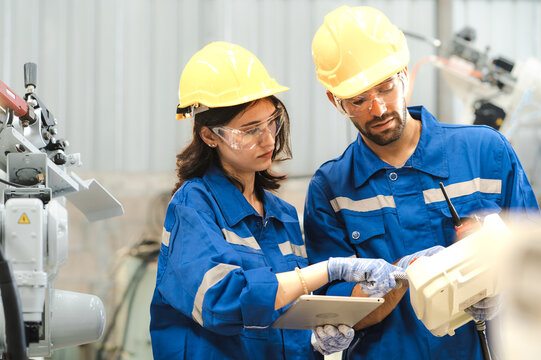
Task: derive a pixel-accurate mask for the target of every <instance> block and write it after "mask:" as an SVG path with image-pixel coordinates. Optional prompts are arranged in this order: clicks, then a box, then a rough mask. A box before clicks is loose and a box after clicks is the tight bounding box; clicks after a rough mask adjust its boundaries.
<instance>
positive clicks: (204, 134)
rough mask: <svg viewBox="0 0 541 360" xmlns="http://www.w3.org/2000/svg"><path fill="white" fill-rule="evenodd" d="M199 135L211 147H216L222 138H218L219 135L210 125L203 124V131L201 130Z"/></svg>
mask: <svg viewBox="0 0 541 360" xmlns="http://www.w3.org/2000/svg"><path fill="white" fill-rule="evenodd" d="M199 136H200V137H201V139H202V140H203V141H204V142H205V144H207V145H208V146H210V147H216V145H217V144H218V141H219V140H220V139H219V138H218V135H216V134H215V133H213V132H212V130H210V129H209V128H208V127H206V126H203V127H202V128H201V131H199Z"/></svg>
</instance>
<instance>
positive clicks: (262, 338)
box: [150, 42, 398, 360]
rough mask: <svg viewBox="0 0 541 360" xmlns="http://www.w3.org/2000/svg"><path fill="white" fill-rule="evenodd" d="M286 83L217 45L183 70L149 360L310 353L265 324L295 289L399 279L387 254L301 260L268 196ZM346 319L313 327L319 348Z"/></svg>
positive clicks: (283, 152)
mask: <svg viewBox="0 0 541 360" xmlns="http://www.w3.org/2000/svg"><path fill="white" fill-rule="evenodd" d="M285 90H287V88H286V87H283V86H280V85H278V83H277V82H276V81H275V80H274V79H272V78H271V77H269V75H268V73H267V71H266V70H265V68H264V67H263V65H262V64H261V63H260V62H259V60H258V59H257V58H256V57H255V56H254V55H253V54H252V53H250V52H249V51H247V50H246V49H244V48H242V47H240V46H238V45H234V44H230V43H225V42H215V43H211V44H209V45H207V46H206V47H204V48H203V49H202V50H200V51H199V52H197V53H196V54H195V55H194V56H193V57H192V58H191V59H190V61H189V62H188V64H187V65H186V67H185V68H184V71H183V72H182V76H181V80H180V88H179V97H180V104H179V106H178V110H177V113H178V118H180V119H186V118H192V119H193V140H192V142H191V143H190V144H189V145H188V146H187V147H186V148H185V149H184V150H182V152H181V153H180V154H178V155H177V176H178V183H177V185H176V187H175V192H174V195H173V198H172V199H171V202H170V203H169V206H168V209H167V215H166V219H165V224H164V231H163V237H162V245H161V251H160V256H159V260H158V275H157V280H156V289H155V292H154V297H153V299H152V304H151V325H150V332H151V338H152V348H153V354H154V358H155V359H168V360H170V359H310V358H313V357H314V356H315V355H316V353H315V352H314V351H313V349H312V348H311V347H310V335H311V334H310V331H306V330H282V329H274V328H271V327H270V325H271V323H272V322H273V321H274V320H275V319H276V318H277V317H278V316H279V315H280V314H281V313H282V312H283V308H284V307H285V306H286V305H288V304H289V303H291V302H292V301H293V300H295V299H296V298H297V297H299V296H300V295H302V294H303V293H304V294H308V293H309V292H311V291H313V290H315V289H317V288H319V287H321V286H323V285H325V284H326V283H327V282H328V281H333V280H336V279H342V280H346V281H354V282H361V284H365V286H367V289H366V291H367V292H370V291H373V292H375V291H381V289H382V288H388V287H392V286H394V285H395V281H394V278H393V277H392V276H390V275H389V274H390V273H391V272H393V271H395V270H397V269H398V268H397V267H395V266H393V265H390V264H388V263H386V262H384V261H377V262H374V261H371V260H364V259H344V258H336V259H331V260H329V261H328V262H327V261H325V262H321V263H318V264H314V265H311V266H307V265H308V260H307V256H306V250H305V247H304V242H303V239H302V236H301V231H300V227H299V223H298V218H297V213H296V211H295V208H294V207H293V206H291V205H290V204H288V203H286V202H285V201H283V200H281V199H279V198H278V197H276V196H275V195H273V194H271V193H270V192H269V191H268V190H275V189H277V188H278V187H279V186H280V184H279V183H280V181H282V180H284V179H285V176H283V175H277V174H275V173H274V172H272V171H271V170H270V167H271V164H272V162H273V161H274V160H278V159H280V160H281V159H286V158H288V157H289V156H290V150H289V141H288V138H289V117H288V114H287V111H286V109H285V106H284V105H283V103H282V102H281V101H280V100H279V99H278V98H277V97H276V96H275V95H276V94H277V93H280V92H282V91H285ZM352 334H353V330H352V329H351V328H349V327H347V326H338V327H334V326H330V327H326V328H325V329H324V328H320V329H319V333H316V334H314V336H313V339H314V340H313V341H314V344H315V347H316V349H317V350H319V351H320V352H322V353H329V352H333V351H336V350H341V349H343V348H345V347H347V345H348V344H349V342H350V341H351V338H352Z"/></svg>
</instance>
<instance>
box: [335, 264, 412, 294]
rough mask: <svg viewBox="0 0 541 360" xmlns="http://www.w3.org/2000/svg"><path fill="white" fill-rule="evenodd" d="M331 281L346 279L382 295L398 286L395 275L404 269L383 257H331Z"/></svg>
mask: <svg viewBox="0 0 541 360" xmlns="http://www.w3.org/2000/svg"><path fill="white" fill-rule="evenodd" d="M327 271H328V273H329V281H334V280H345V281H347V282H355V283H359V284H361V286H362V288H363V292H364V293H366V294H368V295H373V296H382V295H383V294H386V293H387V292H389V291H390V290H392V289H393V288H394V287H395V286H396V281H395V278H394V276H395V275H397V274H405V271H404V269H402V268H400V267H398V266H394V265H391V264H389V263H388V262H387V261H385V260H383V259H360V258H329V262H328V264H327Z"/></svg>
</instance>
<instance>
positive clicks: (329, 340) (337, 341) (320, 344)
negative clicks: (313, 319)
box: [311, 325, 355, 355]
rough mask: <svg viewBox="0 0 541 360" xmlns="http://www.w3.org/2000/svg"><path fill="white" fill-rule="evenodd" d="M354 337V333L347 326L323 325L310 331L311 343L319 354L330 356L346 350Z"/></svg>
mask: <svg viewBox="0 0 541 360" xmlns="http://www.w3.org/2000/svg"><path fill="white" fill-rule="evenodd" d="M354 336H355V331H354V330H353V328H351V327H349V326H347V325H338V327H336V326H334V325H324V326H317V327H316V328H315V329H314V330H312V338H311V342H312V346H313V347H314V349H316V350H317V351H319V352H320V353H321V354H323V355H330V354H332V353H335V352H338V351H342V350H345V349H347V348H348V346H349V344H350V343H351V340H353V337H354Z"/></svg>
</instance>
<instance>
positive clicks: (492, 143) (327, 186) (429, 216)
mask: <svg viewBox="0 0 541 360" xmlns="http://www.w3.org/2000/svg"><path fill="white" fill-rule="evenodd" d="M408 110H409V113H410V114H411V116H412V117H413V118H414V119H416V120H412V121H419V120H420V121H421V122H422V132H421V137H420V140H419V143H418V145H417V148H416V149H415V152H414V153H413V154H412V155H411V157H410V158H409V159H408V160H407V162H406V163H405V164H404V165H403V166H402V167H400V168H396V167H393V166H390V165H389V164H387V163H385V162H384V161H382V160H380V159H379V158H378V157H377V156H376V155H375V153H374V152H372V150H370V149H369V148H368V147H367V146H366V144H365V143H364V141H363V139H362V137H361V136H360V135H359V136H358V138H357V140H356V141H355V142H353V143H352V144H351V145H350V146H349V147H348V148H347V149H346V151H345V152H344V153H343V154H342V155H341V156H340V157H338V158H336V159H334V160H331V161H328V162H326V163H325V164H323V165H322V166H321V167H320V168H319V170H318V171H317V172H316V174H315V175H314V177H313V178H312V180H311V183H310V186H309V189H308V195H307V199H306V204H305V212H304V230H305V236H306V239H305V240H306V247H307V252H308V258H309V260H310V262H311V263H315V262H319V261H323V260H326V259H328V258H329V257H331V256H345V257H347V256H355V255H356V256H358V257H364V258H383V259H385V260H386V261H388V262H390V263H392V262H394V261H396V260H398V259H400V258H401V257H403V256H405V255H408V254H412V253H414V252H416V251H419V250H422V249H426V248H429V247H432V246H435V245H443V246H449V245H451V244H452V243H453V241H454V239H455V230H454V227H453V224H452V221H451V215H450V213H449V209H448V207H447V204H446V202H445V200H444V197H443V195H442V192H441V190H440V188H439V185H438V183H439V182H440V181H441V182H443V184H444V185H445V187H446V190H447V192H448V194H449V196H450V197H451V199H452V202H453V204H454V206H455V208H456V210H457V211H458V214H459V216H461V217H465V216H468V215H471V214H472V213H475V214H478V215H486V214H488V213H494V212H500V211H501V209H505V208H518V210H521V211H532V212H535V213H537V212H538V205H537V202H536V199H535V196H534V193H533V191H532V188H531V186H530V184H529V182H528V180H527V178H526V175H525V173H524V170H523V169H522V166H521V165H520V163H519V160H518V158H517V156H516V154H515V152H514V151H513V149H512V148H511V146H510V144H509V143H508V142H507V140H506V139H505V138H504V137H503V136H502V135H501V134H500V133H498V132H497V131H495V130H493V129H491V128H488V127H485V126H468V125H452V124H443V123H439V122H438V121H437V120H436V119H435V118H434V117H433V116H432V115H431V114H430V113H429V112H428V111H427V110H426V109H424V108H423V107H420V106H419V107H411V108H409V109H408ZM353 286H354V284H351V283H343V282H342V283H333V284H331V285H330V286H329V287H328V288H327V289H326V293H327V294H329V295H350V294H351V291H352V289H353ZM356 337H357V338H358V340H359V341H358V342H357V343H356V346H354V347H352V348H351V349H350V350H349V358H350V359H385V360H391V359H401V360H403V359H415V360H420V359H431V360H440V359H446V360H448V359H461V360H463V359H481V358H482V356H481V352H480V345H479V341H478V337H477V334H476V331H475V326H474V323H473V322H470V323H468V324H466V325H464V326H463V327H461V328H459V329H457V330H456V333H455V335H454V336H452V337H451V336H444V337H435V336H433V335H432V334H431V333H430V332H429V331H428V330H427V329H426V328H425V327H424V325H423V324H422V322H420V321H419V320H418V319H417V318H416V316H415V313H414V311H413V309H412V307H411V304H410V299H409V293H406V294H405V296H404V297H403V299H402V300H401V301H400V303H399V304H398V306H397V307H396V308H395V309H394V310H393V311H392V312H391V313H390V315H389V316H387V317H386V318H385V319H384V320H383V321H382V322H380V323H379V324H376V325H373V326H371V327H368V328H366V329H364V330H361V331H358V332H357V333H356ZM355 342H356V340H354V342H353V343H352V344H354V343H355Z"/></svg>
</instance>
